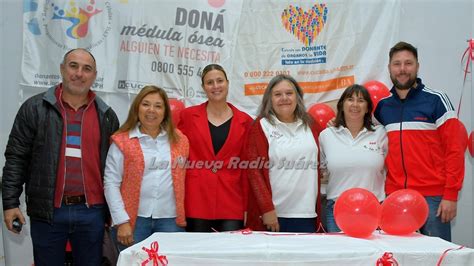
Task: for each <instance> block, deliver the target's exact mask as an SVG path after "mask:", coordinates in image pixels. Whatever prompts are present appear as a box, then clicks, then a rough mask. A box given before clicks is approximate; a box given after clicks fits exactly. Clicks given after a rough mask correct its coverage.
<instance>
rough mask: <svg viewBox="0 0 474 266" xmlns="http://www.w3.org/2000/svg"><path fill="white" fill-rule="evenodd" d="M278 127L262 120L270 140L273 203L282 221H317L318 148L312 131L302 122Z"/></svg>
mask: <svg viewBox="0 0 474 266" xmlns="http://www.w3.org/2000/svg"><path fill="white" fill-rule="evenodd" d="M274 121H275V125H272V124H270V122H268V120H267V119H265V118H264V119H261V120H260V125H261V126H262V129H263V132H264V133H265V136H266V137H267V140H268V145H269V150H268V156H269V159H270V161H271V163H272V164H273V166H272V167H270V169H269V175H270V185H271V187H272V200H273V204H274V206H275V210H276V213H277V216H278V217H282V218H313V217H316V216H317V214H316V198H317V193H318V161H317V160H318V158H317V156H318V147H317V145H316V142H315V140H314V137H313V134H312V133H311V129H310V128H309V127H305V126H304V124H303V123H302V121H301V120H298V121H296V122H294V123H283V122H281V121H279V120H278V119H277V118H276V117H274Z"/></svg>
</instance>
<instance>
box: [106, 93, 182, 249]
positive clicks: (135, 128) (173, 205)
mask: <svg viewBox="0 0 474 266" xmlns="http://www.w3.org/2000/svg"><path fill="white" fill-rule="evenodd" d="M188 153H189V143H188V139H187V138H186V136H185V135H184V134H182V133H181V132H180V131H179V130H178V129H175V128H174V125H173V122H172V120H171V109H170V105H169V102H168V96H167V95H166V92H165V91H164V90H163V89H161V88H158V87H156V86H145V87H144V88H143V89H142V90H141V91H140V93H138V95H137V96H136V97H135V99H134V100H133V102H132V105H131V107H130V110H129V114H128V118H127V120H126V121H125V123H124V124H123V125H122V126H121V127H120V128H119V130H118V131H117V132H116V133H115V134H114V135H113V136H112V144H111V146H110V148H109V153H108V155H107V161H106V166H105V173H104V189H105V198H106V199H107V204H108V206H109V209H110V214H111V216H112V222H113V225H114V228H113V230H112V234H113V235H114V240H115V241H116V242H117V246H118V248H119V249H120V250H123V249H125V248H126V247H127V246H130V245H132V244H134V243H137V242H140V241H142V240H144V239H145V238H147V237H149V236H150V235H152V234H153V233H154V232H183V231H184V227H185V226H186V220H185V212H184V177H185V169H184V167H185V161H186V158H187V156H188Z"/></svg>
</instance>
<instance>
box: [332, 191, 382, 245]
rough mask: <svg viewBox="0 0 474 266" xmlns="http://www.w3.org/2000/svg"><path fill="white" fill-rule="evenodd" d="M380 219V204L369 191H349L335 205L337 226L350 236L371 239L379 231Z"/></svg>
mask: <svg viewBox="0 0 474 266" xmlns="http://www.w3.org/2000/svg"><path fill="white" fill-rule="evenodd" d="M379 217H380V203H379V201H378V200H377V197H375V195H374V194H373V193H372V192H370V191H368V190H367V189H363V188H351V189H348V190H346V191H344V192H343V193H342V194H341V196H339V198H338V199H337V200H336V204H334V218H335V220H336V224H337V226H338V227H339V228H341V230H342V231H343V232H344V233H345V234H346V235H348V236H353V237H362V238H365V237H369V236H370V235H371V234H372V232H374V230H375V229H377V226H378V222H379Z"/></svg>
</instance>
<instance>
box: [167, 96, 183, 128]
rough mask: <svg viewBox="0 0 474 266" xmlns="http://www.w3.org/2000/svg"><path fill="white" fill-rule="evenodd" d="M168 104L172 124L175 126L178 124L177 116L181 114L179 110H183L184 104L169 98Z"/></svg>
mask: <svg viewBox="0 0 474 266" xmlns="http://www.w3.org/2000/svg"><path fill="white" fill-rule="evenodd" d="M169 103H170V109H171V117H172V119H173V124H174V125H175V126H176V125H178V122H179V114H180V113H181V110H183V109H184V103H183V102H182V101H180V100H178V99H176V98H170V99H169Z"/></svg>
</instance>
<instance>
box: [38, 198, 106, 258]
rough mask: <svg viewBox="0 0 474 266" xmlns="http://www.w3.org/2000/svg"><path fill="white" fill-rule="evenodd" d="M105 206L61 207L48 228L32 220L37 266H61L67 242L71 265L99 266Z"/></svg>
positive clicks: (80, 205)
mask: <svg viewBox="0 0 474 266" xmlns="http://www.w3.org/2000/svg"><path fill="white" fill-rule="evenodd" d="M104 210H105V208H104V205H94V206H90V207H89V208H88V207H87V206H86V205H85V204H77V205H68V206H65V205H62V206H61V207H60V208H55V209H54V214H53V221H52V223H51V224H49V223H47V222H44V221H38V220H34V219H32V220H31V239H32V242H33V256H34V261H35V265H36V266H43V265H48V266H51V265H52V266H64V260H65V250H66V242H67V241H68V240H69V241H70V242H71V247H72V256H73V259H74V265H100V264H101V261H102V243H103V241H104V228H105V211H104Z"/></svg>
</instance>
